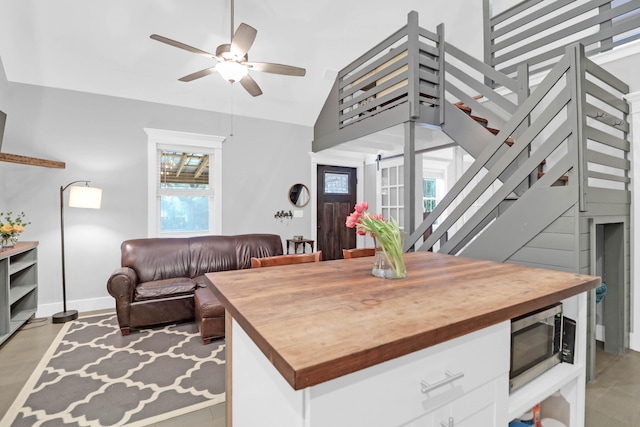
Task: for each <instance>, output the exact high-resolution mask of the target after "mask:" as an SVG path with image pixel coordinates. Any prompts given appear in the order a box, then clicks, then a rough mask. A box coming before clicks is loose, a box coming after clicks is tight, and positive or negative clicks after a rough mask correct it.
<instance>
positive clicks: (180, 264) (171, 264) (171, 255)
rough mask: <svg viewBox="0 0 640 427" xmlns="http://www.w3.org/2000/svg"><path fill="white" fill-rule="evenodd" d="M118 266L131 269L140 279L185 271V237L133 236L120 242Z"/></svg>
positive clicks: (187, 255)
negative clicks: (138, 237)
mask: <svg viewBox="0 0 640 427" xmlns="http://www.w3.org/2000/svg"><path fill="white" fill-rule="evenodd" d="M121 251H122V260H121V262H122V267H129V268H132V269H133V270H135V272H136V274H137V275H138V280H139V281H140V282H141V283H144V282H152V281H155V280H164V279H171V278H175V277H193V276H191V275H190V274H189V261H190V253H189V239H188V238H171V239H166V238H150V239H133V240H127V241H125V242H123V243H122V246H121Z"/></svg>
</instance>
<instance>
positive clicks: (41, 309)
mask: <svg viewBox="0 0 640 427" xmlns="http://www.w3.org/2000/svg"><path fill="white" fill-rule="evenodd" d="M115 307H116V302H115V300H114V299H113V298H112V297H103V298H92V299H85V300H77V301H67V310H78V311H79V312H80V313H86V312H89V311H98V310H106V309H115ZM60 311H62V303H60V302H57V303H53V304H38V311H37V312H36V317H49V316H52V315H54V314H55V313H58V312H60Z"/></svg>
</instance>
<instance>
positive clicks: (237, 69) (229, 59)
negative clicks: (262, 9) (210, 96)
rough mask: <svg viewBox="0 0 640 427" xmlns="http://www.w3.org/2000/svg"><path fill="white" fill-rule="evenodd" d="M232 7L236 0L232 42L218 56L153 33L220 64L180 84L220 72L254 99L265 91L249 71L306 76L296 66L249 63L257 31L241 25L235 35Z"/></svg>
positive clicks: (223, 47)
mask: <svg viewBox="0 0 640 427" xmlns="http://www.w3.org/2000/svg"><path fill="white" fill-rule="evenodd" d="M233 6H234V5H233V0H231V43H230V44H221V45H220V46H218V48H217V49H216V54H215V55H213V54H211V53H209V52H206V51H204V50H201V49H198V48H195V47H192V46H189V45H187V44H184V43H181V42H178V41H175V40H172V39H169V38H167V37H164V36H160V35H158V34H152V35H151V36H150V37H151V38H152V39H154V40H157V41H159V42H162V43H166V44H168V45H171V46H174V47H177V48H180V49H184V50H187V51H189V52H192V53H196V54H198V55H202V56H206V57H208V58H213V59H215V60H217V61H218V63H217V64H216V65H215V66H213V67H210V68H205V69H204V70H200V71H196V72H195V73H192V74H189V75H186V76H184V77H182V78H180V79H179V80H180V81H182V82H190V81H192V80H195V79H199V78H201V77H204V76H207V75H209V74H212V73H215V72H217V73H218V74H220V75H221V76H222V78H224V79H225V80H227V81H228V82H229V83H231V84H233V83H235V82H240V84H241V85H242V87H243V88H245V89H246V91H247V92H249V94H251V95H252V96H259V95H262V90H261V89H260V86H258V84H257V83H256V81H255V80H254V79H253V78H252V77H251V76H250V75H249V70H254V71H262V72H264V73H272V74H282V75H286V76H304V75H305V73H306V70H305V69H304V68H299V67H293V66H291V65H282V64H274V63H270V62H249V61H248V59H249V57H248V54H247V52H248V51H249V49H250V48H251V45H253V41H254V40H255V38H256V34H257V33H258V31H257V30H256V29H255V28H253V27H252V26H250V25H247V24H244V23H241V24H240V25H239V26H238V29H237V30H236V32H235V34H234V32H233V28H234V25H233V9H234V7H233Z"/></svg>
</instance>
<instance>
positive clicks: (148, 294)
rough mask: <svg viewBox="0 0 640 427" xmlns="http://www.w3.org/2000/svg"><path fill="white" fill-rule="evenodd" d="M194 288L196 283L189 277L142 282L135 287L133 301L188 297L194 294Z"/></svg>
mask: <svg viewBox="0 0 640 427" xmlns="http://www.w3.org/2000/svg"><path fill="white" fill-rule="evenodd" d="M196 286H197V285H196V282H195V281H194V280H191V279H190V278H189V277H176V278H173V279H163V280H155V281H152V282H144V283H140V284H138V286H136V291H135V296H134V301H145V300H153V299H158V298H167V297H175V296H180V295H189V294H193V293H194V291H195V289H196Z"/></svg>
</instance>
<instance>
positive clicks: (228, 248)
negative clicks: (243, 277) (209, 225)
mask: <svg viewBox="0 0 640 427" xmlns="http://www.w3.org/2000/svg"><path fill="white" fill-rule="evenodd" d="M189 251H190V252H191V263H190V264H189V277H198V276H203V275H204V274H205V273H210V272H214V271H227V270H237V269H238V262H237V258H236V250H235V237H234V236H199V237H192V238H190V239H189ZM203 280H204V279H203Z"/></svg>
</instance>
